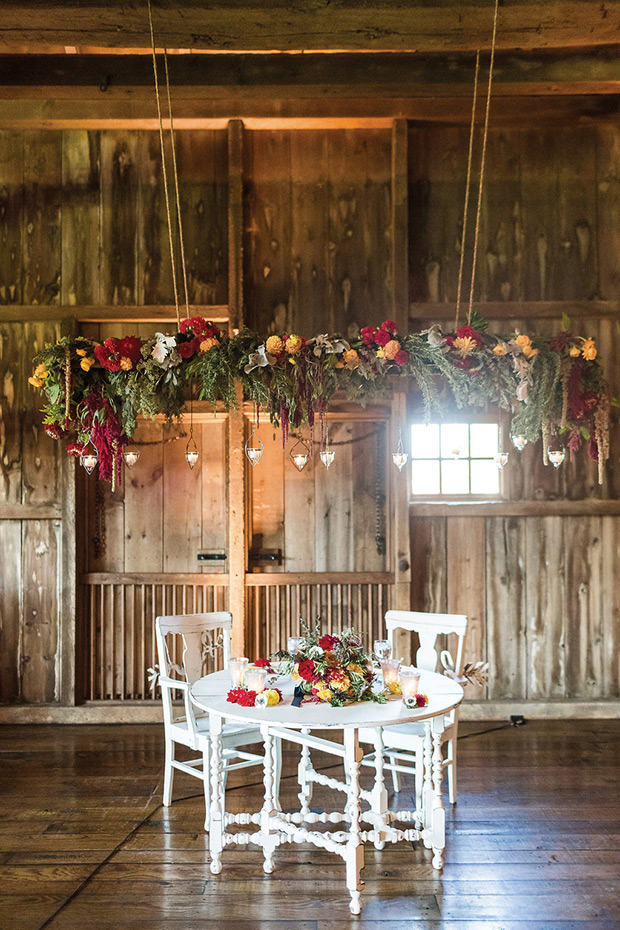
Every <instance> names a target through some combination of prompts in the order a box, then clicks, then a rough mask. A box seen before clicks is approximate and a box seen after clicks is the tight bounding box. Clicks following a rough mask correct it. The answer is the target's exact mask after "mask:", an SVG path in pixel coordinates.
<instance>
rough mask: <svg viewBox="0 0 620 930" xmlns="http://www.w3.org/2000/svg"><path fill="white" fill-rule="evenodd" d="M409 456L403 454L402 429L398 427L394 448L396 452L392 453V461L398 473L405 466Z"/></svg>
mask: <svg viewBox="0 0 620 930" xmlns="http://www.w3.org/2000/svg"><path fill="white" fill-rule="evenodd" d="M408 458H409V455H408V454H407V453H406V452H405V448H404V446H403V430H402V427H400V426H399V427H398V445H397V446H396V452H392V461H393V462H394V464H395V465H396V467H397V468H398V470H399V471H402V470H403V467H404V466H405V465H406V464H407V459H408Z"/></svg>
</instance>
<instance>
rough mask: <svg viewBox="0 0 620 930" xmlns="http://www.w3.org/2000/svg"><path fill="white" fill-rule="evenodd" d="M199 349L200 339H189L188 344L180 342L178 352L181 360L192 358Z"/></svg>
mask: <svg viewBox="0 0 620 930" xmlns="http://www.w3.org/2000/svg"><path fill="white" fill-rule="evenodd" d="M199 348H200V343H199V342H198V339H197V338H196V337H194V338H193V339H188V340H187V341H186V342H180V343H179V345H178V346H177V352H178V353H179V355H180V356H181V358H191V357H192V355H195V354H196V352H197V351H198V349H199Z"/></svg>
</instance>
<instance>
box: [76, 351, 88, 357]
mask: <svg viewBox="0 0 620 930" xmlns="http://www.w3.org/2000/svg"><path fill="white" fill-rule="evenodd" d="M75 354H76V355H80V356H81V357H82V358H84V356H85V355H88V349H76V350H75Z"/></svg>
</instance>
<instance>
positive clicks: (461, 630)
mask: <svg viewBox="0 0 620 930" xmlns="http://www.w3.org/2000/svg"><path fill="white" fill-rule="evenodd" d="M385 625H386V628H387V638H388V640H389V641H390V643H391V644H392V655H394V631H395V630H408V631H409V632H411V633H417V634H418V636H419V639H420V648H419V649H418V651H417V653H416V665H417V667H418V668H420V669H424V670H426V671H430V672H434V671H442V670H443V669H444V668H446V667H447V668H454V669H455V671H456V672H457V673H458V672H460V671H461V666H462V662H463V643H464V640H465V631H466V629H467V617H465V616H463V615H462V614H432V613H422V612H419V611H410V610H388V612H387V613H386V615H385ZM442 633H446V634H450V633H454V634H456V637H457V648H456V657H455V658H454V659H453V658H452V656H451V655H450V653H449V652H448V650H445V649H444V650H442V652H441V654H440V656H438V655H437V650H436V648H435V643H436V641H437V637H438V636H439V635H440V634H442ZM440 661H441V668H440V669H438V668H437V666H438V664H439V662H440ZM458 713H459V709H458V707H457V708H456V709H455V710H453V711H452V712H451V713H450V714H448V715H446V717H445V729H444V731H443V734H442V737H441V740H442V743H443V744H446V750H445V752H444V759H443V763H442V765H443V768H444V769H447V770H448V794H449V797H450V803H451V804H456V791H457V779H456V741H457V736H458ZM360 741H361V742H365V743H370V742H373V738H372V731H370V730H360ZM383 744H384V746H385V755H386V756H387V757H388V759H389V762H388V763H386V765H385V768H386V769H388V770H390V771H391V772H392V781H393V785H394V791H395V792H399V791H400V778H399V773H400V772H408V773H411V774H413V776H414V778H415V793H416V809H417V810H420V809H421V806H422V783H423V765H424V724H423V723H402V724H399V725H398V726H392V727H384V729H383ZM364 761H365V763H366V764H372V765H374V762H371V761H370V759H368V760H364Z"/></svg>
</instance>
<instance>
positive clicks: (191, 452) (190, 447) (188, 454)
mask: <svg viewBox="0 0 620 930" xmlns="http://www.w3.org/2000/svg"><path fill="white" fill-rule="evenodd" d="M198 454H199V453H198V446H197V445H196V440H195V439H194V430H193V429H191V430H190V432H189V439H188V440H187V445H186V446H185V458H186V459H187V464H188V465H189V467H190V468H193V467H194V465H195V464H196V462H197V461H198Z"/></svg>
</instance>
